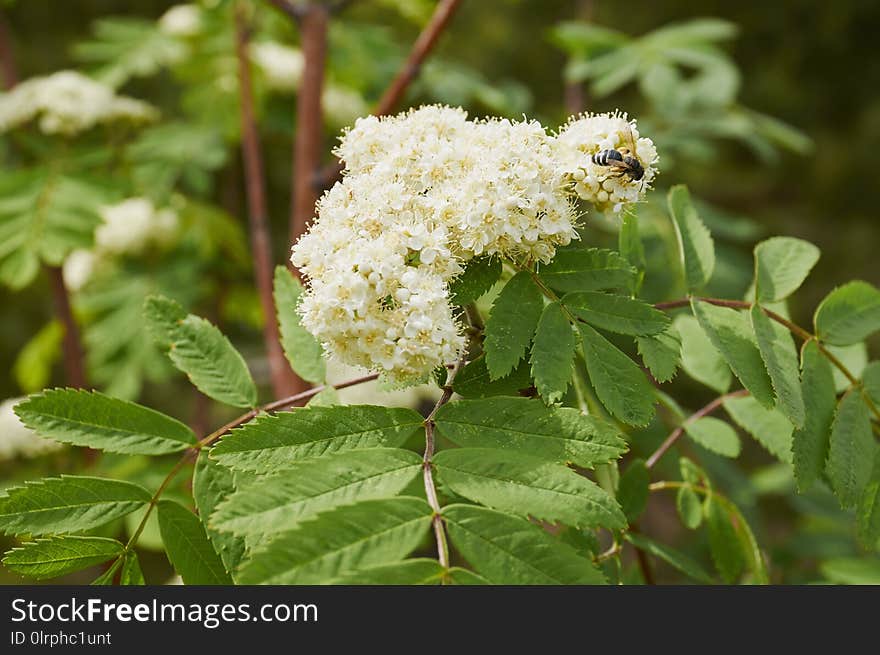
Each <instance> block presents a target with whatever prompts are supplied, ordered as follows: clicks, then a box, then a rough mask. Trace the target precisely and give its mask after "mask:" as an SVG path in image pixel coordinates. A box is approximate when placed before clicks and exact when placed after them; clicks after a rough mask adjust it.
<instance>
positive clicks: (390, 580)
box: [330, 558, 446, 585]
mask: <svg viewBox="0 0 880 655" xmlns="http://www.w3.org/2000/svg"><path fill="white" fill-rule="evenodd" d="M445 574H446V569H444V568H443V567H442V566H440V564H439V563H438V562H437V560H433V559H426V558H417V559H408V560H404V561H402V562H395V563H394V564H382V565H380V566H371V567H369V568H365V569H360V570H358V571H353V572H352V573H347V574H345V575H341V576H339V577H338V578H336V579H335V580H333V581H332V582H330V584H334V585H427V584H440V581H441V579H442V578H443V577H444V575H445Z"/></svg>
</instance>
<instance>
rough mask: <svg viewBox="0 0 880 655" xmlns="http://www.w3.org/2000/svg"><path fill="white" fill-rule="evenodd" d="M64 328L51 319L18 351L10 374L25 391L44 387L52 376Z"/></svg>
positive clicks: (31, 391) (59, 351)
mask: <svg viewBox="0 0 880 655" xmlns="http://www.w3.org/2000/svg"><path fill="white" fill-rule="evenodd" d="M63 336H64V328H63V327H61V323H60V322H59V321H57V320H51V321H49V322H48V323H46V325H44V326H43V327H42V328H40V331H39V332H37V333H36V334H35V335H34V336H33V337H31V338H30V340H29V341H28V342H27V343H26V344H25V345H24V346H23V347H22V348H21V350H19V351H18V356H17V357H16V358H15V363H14V364H13V365H12V374H13V375H14V376H15V382H16V384H18V386H19V387H21V388H22V390H23V391H24V392H25V393H33V392H35V391H39V390H40V389H44V388H45V387H46V386H47V385H48V384H49V380H50V379H51V377H52V366H53V365H54V364H55V362H57V361H58V357H59V355H60V354H61V339H62V337H63Z"/></svg>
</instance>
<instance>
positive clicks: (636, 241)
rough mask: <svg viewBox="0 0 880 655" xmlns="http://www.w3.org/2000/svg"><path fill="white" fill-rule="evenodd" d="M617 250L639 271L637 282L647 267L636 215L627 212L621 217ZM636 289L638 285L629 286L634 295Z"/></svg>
mask: <svg viewBox="0 0 880 655" xmlns="http://www.w3.org/2000/svg"><path fill="white" fill-rule="evenodd" d="M617 248H618V250H620V254H621V255H622V256H623V257H624V258H625V259H626V260H627V261H628V262H629V263H630V265H632V267H633V268H635V269H636V270H637V271H639V281H640V279H641V277H642V275H643V273H642V271H644V270H645V268H646V267H647V263H646V261H645V247H644V246H643V245H642V240H641V238H640V237H639V219H638V216H636V214H634V213H632V212H627V213H625V214H624V215H623V219H622V220H621V222H620V232H619V233H618V235H617ZM637 289H638V283H636V284H631V285H630V290H631V291H633V292H634V293H635V292H636V291H637Z"/></svg>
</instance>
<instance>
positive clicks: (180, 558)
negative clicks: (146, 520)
mask: <svg viewBox="0 0 880 655" xmlns="http://www.w3.org/2000/svg"><path fill="white" fill-rule="evenodd" d="M157 509H158V511H159V530H160V531H161V532H162V542H163V543H164V544H165V551H166V552H167V553H168V559H169V560H171V563H172V564H173V565H174V570H175V571H177V573H178V574H180V577H181V578H183V582H184V583H185V584H191V585H192V584H194V585H229V584H232V578H230V577H229V574H228V573H227V572H226V569H225V568H224V567H223V562H222V560H221V559H220V556H219V555H217V553H216V551H215V550H214V547H213V546H212V545H211V542H210V541H208V534H207V533H206V532H205V526H203V525H202V522H201V521H199V519H198V517H197V516H196V515H195V514H193V513H192V512H190V511H189V510H188V509H187V508H186V507H184V506H183V505H181V504H180V503H177V502H174V501H173V500H160V501H159V504H158V507H157Z"/></svg>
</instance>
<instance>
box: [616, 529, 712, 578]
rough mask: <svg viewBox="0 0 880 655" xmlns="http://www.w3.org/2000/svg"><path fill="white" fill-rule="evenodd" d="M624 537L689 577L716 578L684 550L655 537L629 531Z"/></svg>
mask: <svg viewBox="0 0 880 655" xmlns="http://www.w3.org/2000/svg"><path fill="white" fill-rule="evenodd" d="M624 538H625V539H626V540H627V541H628V542H629V543H631V544H632V545H633V546H635V547H636V548H638V549H639V550H641V551H644V552H645V553H648V554H649V555H653V556H654V557H657V558H658V559H662V560H663V561H664V562H666V563H667V564H669V565H670V566H672V567H673V568H675V569H678V570H679V571H681V572H682V573H684V574H685V575H686V576H688V577H689V578H693V579H694V580H697V581H699V582H705V583H706V584H712V583H713V582H714V580H713V579H712V576H711V575H709V572H708V571H706V569H704V568H703V567H702V566H701V565H700V564H699V563H698V562H696V561H695V560H693V559H691V558H690V557H688V556H687V555H685V554H684V553H682V552H679V551H677V550H675V549H674V548H671V547H669V546H666V545H664V544H661V543H658V542H656V541H654V540H653V539H649V538H648V537H646V536H645V535H643V534H637V533H635V532H627V533H625V534H624Z"/></svg>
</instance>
